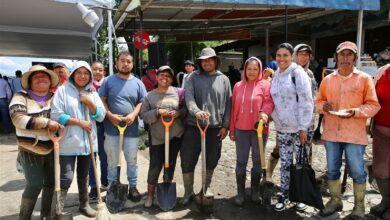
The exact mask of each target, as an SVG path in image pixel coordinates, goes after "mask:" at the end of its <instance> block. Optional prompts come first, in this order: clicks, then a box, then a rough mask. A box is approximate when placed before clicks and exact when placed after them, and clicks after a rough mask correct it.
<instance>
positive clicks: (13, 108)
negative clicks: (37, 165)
mask: <svg viewBox="0 0 390 220" xmlns="http://www.w3.org/2000/svg"><path fill="white" fill-rule="evenodd" d="M49 94H50V95H49V98H48V99H47V101H46V104H45V105H44V106H42V105H40V104H39V103H38V102H37V101H35V100H34V99H33V98H32V97H31V96H30V95H28V93H27V92H26V91H24V90H22V91H20V92H18V93H16V94H15V95H14V97H13V98H12V100H11V103H10V105H9V112H10V116H11V119H12V122H13V124H14V126H15V128H16V140H17V144H18V146H19V148H22V149H23V150H26V151H28V152H30V153H34V154H39V155H45V154H48V153H50V152H51V150H52V149H53V142H52V141H51V140H50V138H49V136H48V134H47V124H48V122H49V118H50V106H51V101H52V97H53V94H52V93H49Z"/></svg>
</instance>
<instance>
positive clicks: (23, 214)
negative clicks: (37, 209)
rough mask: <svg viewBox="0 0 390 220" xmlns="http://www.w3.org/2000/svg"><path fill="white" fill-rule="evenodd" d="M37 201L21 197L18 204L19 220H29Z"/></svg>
mask: <svg viewBox="0 0 390 220" xmlns="http://www.w3.org/2000/svg"><path fill="white" fill-rule="evenodd" d="M36 202H37V199H30V198H25V197H22V202H21V204H20V212H19V220H30V219H31V215H32V213H33V211H34V206H35V203H36Z"/></svg>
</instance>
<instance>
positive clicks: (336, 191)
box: [320, 180, 343, 216]
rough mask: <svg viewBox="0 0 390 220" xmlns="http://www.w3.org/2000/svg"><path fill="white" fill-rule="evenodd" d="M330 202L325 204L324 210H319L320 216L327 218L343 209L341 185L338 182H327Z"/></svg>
mask: <svg viewBox="0 0 390 220" xmlns="http://www.w3.org/2000/svg"><path fill="white" fill-rule="evenodd" d="M328 188H329V192H330V200H329V201H328V202H327V203H326V205H325V208H324V209H323V210H321V212H320V214H321V215H322V216H329V215H332V214H334V213H335V212H338V211H341V210H342V209H343V202H342V201H341V183H340V181H339V180H328Z"/></svg>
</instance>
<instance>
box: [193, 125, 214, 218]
mask: <svg viewBox="0 0 390 220" xmlns="http://www.w3.org/2000/svg"><path fill="white" fill-rule="evenodd" d="M196 124H197V126H198V128H199V131H200V135H201V155H202V190H201V191H200V192H199V193H198V194H197V195H196V197H195V201H196V203H197V206H198V208H199V210H200V211H201V212H205V213H209V212H210V211H211V210H212V208H213V204H214V197H213V196H207V195H206V130H207V128H208V127H209V119H207V120H206V125H205V128H204V129H202V127H201V126H200V124H199V120H198V119H196Z"/></svg>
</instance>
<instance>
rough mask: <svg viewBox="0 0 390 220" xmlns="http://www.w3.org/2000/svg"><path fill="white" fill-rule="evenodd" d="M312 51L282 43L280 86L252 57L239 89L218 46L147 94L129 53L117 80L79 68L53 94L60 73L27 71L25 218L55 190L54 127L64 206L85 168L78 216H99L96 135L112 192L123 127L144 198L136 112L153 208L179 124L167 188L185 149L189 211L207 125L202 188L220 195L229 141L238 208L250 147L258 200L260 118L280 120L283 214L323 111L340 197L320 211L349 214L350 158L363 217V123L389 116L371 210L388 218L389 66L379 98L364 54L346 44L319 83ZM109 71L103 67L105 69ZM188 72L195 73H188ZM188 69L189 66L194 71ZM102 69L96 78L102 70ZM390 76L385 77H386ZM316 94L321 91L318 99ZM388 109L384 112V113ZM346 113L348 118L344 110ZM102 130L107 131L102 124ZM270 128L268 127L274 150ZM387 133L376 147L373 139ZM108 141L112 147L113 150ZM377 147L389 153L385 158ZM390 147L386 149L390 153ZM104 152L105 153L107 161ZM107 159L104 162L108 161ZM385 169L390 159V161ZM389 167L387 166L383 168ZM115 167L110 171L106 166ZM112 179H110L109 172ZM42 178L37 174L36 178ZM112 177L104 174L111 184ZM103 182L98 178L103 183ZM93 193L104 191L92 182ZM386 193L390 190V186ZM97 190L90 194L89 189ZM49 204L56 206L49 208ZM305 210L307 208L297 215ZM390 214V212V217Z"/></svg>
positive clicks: (19, 105)
mask: <svg viewBox="0 0 390 220" xmlns="http://www.w3.org/2000/svg"><path fill="white" fill-rule="evenodd" d="M311 54H312V49H311V47H310V46H309V45H306V44H299V45H297V46H296V47H295V48H294V47H293V46H292V45H290V44H289V43H282V44H280V45H279V46H278V48H277V50H276V64H277V66H278V69H277V70H276V72H275V74H273V78H272V81H270V80H269V79H268V74H267V76H264V75H263V71H264V70H263V65H262V62H261V61H260V60H259V59H258V58H256V57H250V58H248V59H247V60H246V62H245V65H244V70H243V73H242V80H241V81H240V82H238V83H237V84H236V85H235V86H234V88H233V90H232V88H231V85H230V82H229V79H228V78H227V77H226V76H225V75H224V74H223V73H222V72H220V71H219V66H220V64H221V62H220V59H219V57H218V56H217V55H216V53H215V51H214V50H213V49H212V48H204V49H203V50H202V51H201V54H200V56H199V58H198V59H197V60H196V61H195V62H194V63H192V62H191V61H188V62H186V66H187V65H189V67H191V68H192V70H194V67H197V70H195V71H194V72H193V73H189V74H188V75H183V77H182V81H181V82H180V85H183V86H181V87H183V88H176V87H173V86H172V82H173V81H174V77H175V73H174V71H173V70H172V69H171V68H170V67H169V66H161V67H160V68H159V69H158V71H157V75H156V86H155V88H154V89H152V90H151V91H149V92H147V91H146V89H145V86H144V85H143V83H142V82H141V80H139V79H138V78H136V77H135V76H133V75H132V74H131V71H132V69H133V57H132V56H131V54H130V53H128V52H121V53H119V55H118V58H117V60H116V67H117V70H118V73H116V74H114V75H112V76H109V77H107V78H104V77H102V76H99V75H103V74H102V72H104V69H103V67H102V65H101V64H100V63H94V64H93V65H92V68H91V67H90V66H89V64H88V63H86V62H84V61H78V62H77V63H76V64H75V68H74V69H73V71H72V72H71V74H70V75H69V79H67V82H64V83H63V86H60V87H59V88H58V89H57V90H56V91H55V93H54V95H53V93H52V92H50V91H49V90H53V88H56V87H57V85H58V82H59V78H58V75H57V74H55V73H54V72H53V71H51V70H48V69H46V68H44V67H42V66H33V67H31V69H30V70H29V71H28V72H26V73H24V74H23V76H22V87H23V90H22V91H21V92H19V93H17V94H16V95H15V96H14V97H13V99H12V101H11V104H10V106H9V108H10V114H11V118H12V121H13V123H14V125H15V127H16V135H17V141H18V145H19V146H20V147H19V149H20V153H19V160H20V161H21V164H22V166H23V168H24V170H25V177H26V181H27V185H26V189H25V191H24V193H23V196H22V203H21V209H20V219H29V218H30V217H31V213H32V211H33V209H34V205H35V202H36V200H37V197H38V195H39V193H40V191H41V189H42V198H43V199H42V209H41V217H42V218H43V217H46V216H49V214H50V209H51V198H52V195H53V186H54V185H53V184H54V178H53V176H54V170H53V159H52V158H53V152H52V142H51V141H50V139H49V137H48V135H47V131H46V130H47V129H49V130H52V131H56V130H58V129H59V128H61V127H62V126H64V127H65V137H64V138H63V139H62V140H61V143H60V146H61V147H60V164H61V206H63V205H64V201H65V199H66V195H67V190H68V189H69V187H70V184H71V183H72V180H73V176H74V171H75V164H76V162H77V169H76V172H77V183H78V188H79V200H80V207H79V209H80V211H81V212H83V213H84V214H85V215H87V216H89V217H93V216H95V215H96V212H95V210H93V209H92V208H91V207H90V206H89V201H88V170H89V165H90V164H89V163H90V154H91V153H93V152H90V150H89V149H90V148H89V143H88V141H87V139H88V136H89V135H90V136H91V137H92V138H91V139H92V143H90V144H91V145H92V146H93V149H94V152H97V149H99V151H98V152H99V157H100V161H101V165H102V166H103V167H104V166H105V168H101V169H102V179H101V180H96V181H101V182H102V185H103V186H107V185H109V184H111V183H113V182H115V180H116V179H117V175H120V174H119V173H117V169H116V166H117V162H118V157H117V155H118V145H119V131H118V129H117V126H118V124H119V123H120V122H125V123H126V126H127V129H126V130H125V133H124V144H123V151H124V158H125V160H126V165H127V179H128V182H129V185H130V187H129V196H128V198H129V199H130V200H132V201H133V202H138V201H140V199H141V197H142V196H141V194H140V193H139V191H138V189H137V180H138V179H137V177H138V167H137V151H138V142H139V133H138V116H140V117H141V118H142V119H143V121H144V123H146V124H148V125H149V129H150V143H151V145H150V148H149V155H150V164H149V171H148V178H147V183H148V187H147V191H148V192H147V198H146V200H145V203H144V206H145V207H146V208H149V207H151V206H152V205H153V198H154V193H155V190H156V185H157V181H158V177H159V175H160V172H161V169H162V167H163V164H164V140H165V135H164V126H163V123H162V121H161V120H162V118H170V119H172V120H173V124H172V126H171V127H170V133H169V135H170V136H169V143H170V145H169V146H170V152H169V167H170V169H169V171H168V174H167V177H166V180H165V181H172V179H173V176H174V169H175V166H176V158H177V156H178V155H179V154H180V158H181V169H182V176H183V183H184V196H183V198H182V199H181V202H180V203H181V204H182V205H187V204H188V203H189V202H190V201H191V200H192V199H193V198H194V195H195V193H194V190H193V185H194V170H195V167H196V164H197V162H198V158H199V155H200V152H201V143H200V142H201V134H200V131H199V130H198V128H197V123H200V124H203V125H204V124H205V123H206V124H208V125H209V127H208V129H207V135H206V141H205V143H206V179H205V181H206V182H205V184H204V187H205V189H202V190H203V192H205V193H206V196H211V197H212V196H213V193H212V191H211V188H210V184H211V180H212V177H213V173H214V170H215V168H216V166H217V164H218V161H219V159H220V157H221V148H222V140H223V139H224V138H225V137H226V136H227V135H229V137H230V139H231V140H233V141H235V143H236V182H237V197H236V198H235V204H236V205H239V206H241V205H243V204H244V202H245V182H246V167H247V163H248V157H249V152H250V151H252V161H253V167H252V169H251V173H250V176H251V200H252V202H254V203H259V202H260V199H259V184H260V180H261V166H260V154H264V153H265V152H260V150H259V148H258V145H259V143H258V138H257V133H256V127H255V123H256V122H259V121H260V120H262V121H263V122H265V123H266V124H268V123H269V122H270V121H271V120H272V121H273V122H274V123H275V127H276V131H277V134H276V139H277V146H276V147H275V149H274V151H273V153H272V156H271V157H270V158H273V160H272V161H271V160H270V161H271V162H272V163H269V167H268V170H269V171H270V170H273V168H274V167H275V166H276V163H277V159H278V158H280V160H281V168H280V169H281V172H280V175H281V178H280V179H281V181H280V188H281V194H280V196H279V198H278V202H277V204H276V205H275V210H276V211H282V210H284V209H285V205H286V203H287V201H288V193H289V179H290V173H289V168H290V165H291V164H292V162H293V157H294V155H296V156H297V155H298V153H297V152H298V150H299V149H300V148H302V147H305V148H307V150H308V151H310V150H311V140H312V137H313V133H314V130H315V129H314V124H316V123H315V120H314V119H315V114H316V112H318V113H321V114H324V119H323V120H324V121H323V136H322V139H323V140H325V148H326V153H327V155H326V156H327V178H328V186H329V189H330V193H331V200H330V201H329V202H328V203H327V204H326V206H325V209H323V210H321V212H320V214H321V215H323V216H328V215H331V214H333V213H334V212H336V211H340V210H341V209H342V201H341V195H340V194H341V188H340V183H339V177H340V167H341V159H342V158H341V156H342V154H343V151H345V157H346V161H347V164H348V166H349V170H350V171H349V172H350V176H351V177H352V178H353V180H354V195H355V208H354V210H353V212H352V213H351V216H352V217H355V218H363V217H364V190H365V181H366V173H365V171H364V160H363V155H364V150H365V146H366V145H367V137H366V131H365V122H366V121H367V119H368V118H370V117H373V116H374V115H375V114H376V113H377V112H378V111H379V109H380V104H379V103H381V105H382V102H383V103H384V104H383V105H382V109H381V111H380V112H379V114H378V115H379V116H378V117H377V116H376V117H375V119H377V118H378V120H377V121H375V123H374V167H373V168H374V174H375V175H376V177H377V178H379V179H380V180H379V181H378V185H379V187H380V189H381V193H382V196H383V200H382V203H381V204H380V206H378V207H376V208H374V209H375V210H373V212H376V213H377V214H378V215H385V214H384V213H387V212H389V211H390V209H389V206H390V204H389V203H390V202H389V200H390V196H389V188H390V187H388V186H389V180H390V174H389V173H388V170H389V169H390V167H389V164H388V161H389V157H390V156H389V146H386V144H387V145H388V143H389V141H387V142H386V141H383V140H384V139H386V140H389V136H390V135H389V127H390V123H389V121H388V120H387V118H386V117H384V116H383V115H384V111H387V112H388V111H389V108H390V104H389V100H390V99H389V92H388V89H387V90H386V89H385V88H389V87H385V86H384V85H385V84H386V83H387V81H389V77H390V74H388V72H389V68H388V67H387V70H385V71H383V72H384V73H382V75H381V77H379V78H378V79H377V82H378V84H377V88H378V89H380V91H381V92H380V93H379V92H378V96H379V97H380V98H382V97H383V99H382V100H381V99H380V100H379V102H378V99H377V95H376V92H375V87H374V83H373V81H372V80H371V79H370V76H368V75H367V74H365V73H363V72H361V71H359V70H357V69H356V68H354V66H353V65H354V62H355V61H356V59H357V58H358V55H357V47H356V45H355V44H354V43H352V42H343V43H341V44H340V45H339V46H338V47H337V49H336V54H337V55H336V56H337V64H338V69H337V70H336V71H335V72H334V73H332V74H331V75H330V76H327V77H326V78H325V79H324V80H323V82H322V84H321V85H320V87H319V91H317V88H318V86H317V85H316V83H315V79H314V76H313V74H312V73H311V71H310V70H309V69H308V65H309V62H310V56H311ZM99 69H102V70H99ZM186 69H187V68H186ZM189 69H190V68H189ZM95 72H96V73H95ZM386 77H387V78H386ZM317 93H318V94H317ZM383 106H386V107H385V108H383ZM339 110H344V111H343V113H344V114H342V115H341V116H337V115H334V111H339ZM102 123H103V124H102ZM269 135H270V134H269V129H268V127H267V126H266V127H265V129H264V130H263V137H264V138H263V141H264V145H266V143H267V138H268V136H269ZM376 137H377V138H378V137H379V138H380V140H376V141H375V138H376ZM103 143H104V144H103ZM376 152H379V154H378V153H376ZM384 152H385V153H384ZM103 153H105V155H103ZM101 154H102V155H101ZM386 163H387V164H386ZM378 169H379V170H378ZM104 170H106V171H104ZM104 172H106V174H105V173H104ZM37 177H39V178H37ZM105 177H106V178H105ZM93 181H94V180H90V182H93ZM91 187H92V189H93V188H94V187H95V190H96V184H91ZM386 187H387V188H386ZM91 193H92V192H91ZM49 201H50V202H49ZM305 206H306V205H305V204H303V203H298V204H297V205H296V207H297V209H304V208H305ZM387 215H388V214H387Z"/></svg>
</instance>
